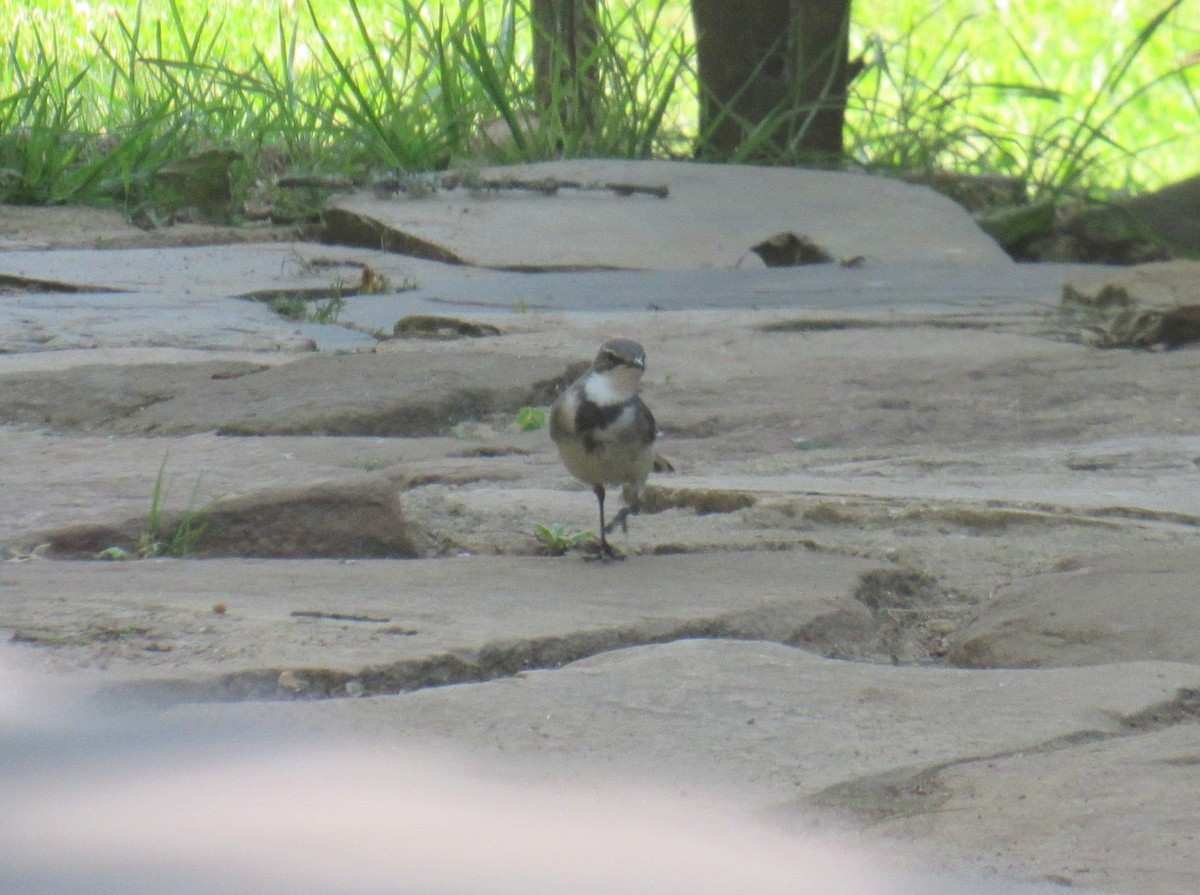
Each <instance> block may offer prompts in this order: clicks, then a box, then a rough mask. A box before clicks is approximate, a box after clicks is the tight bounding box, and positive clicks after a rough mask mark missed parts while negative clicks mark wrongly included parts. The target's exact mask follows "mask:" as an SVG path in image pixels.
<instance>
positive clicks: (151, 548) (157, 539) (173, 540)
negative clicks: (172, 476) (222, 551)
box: [103, 451, 216, 559]
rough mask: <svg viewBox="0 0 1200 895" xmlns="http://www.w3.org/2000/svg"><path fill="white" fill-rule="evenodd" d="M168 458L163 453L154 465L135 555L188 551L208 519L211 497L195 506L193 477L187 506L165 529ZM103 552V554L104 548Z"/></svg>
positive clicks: (189, 551)
mask: <svg viewBox="0 0 1200 895" xmlns="http://www.w3.org/2000/svg"><path fill="white" fill-rule="evenodd" d="M169 457H170V451H168V452H166V453H164V454H163V461H162V465H160V466H159V467H158V476H157V477H156V478H155V479H154V490H153V491H152V492H151V494H150V515H149V516H148V517H147V518H146V528H145V530H144V531H143V532H142V536H141V538H140V539H139V540H138V550H137V552H138V555H140V556H142V557H144V558H147V559H149V558H151V557H156V556H174V557H181V556H187V555H188V554H190V553H192V552H193V551H194V550H195V549H196V544H197V543H199V541H200V538H201V537H203V535H204V532H205V531H206V530H207V529H208V522H207V521H206V520H205V518H204V517H205V516H206V515H207V514H208V511H209V510H211V509H212V507H213V504H215V503H216V500H215V499H214V500H211V501H209V502H208V503H206V504H205V505H204V506H202V507H197V506H196V498H197V496H198V495H199V493H200V478H199V477H197V478H196V484H195V486H194V487H193V488H192V496H191V497H190V498H188V505H187V509H185V510H184V511H183V514H182V515H181V516H180V517H179V521H178V522H176V523H175V524H174V526H173V527H171V528H170V529H169V530H167V529H166V527H165V521H164V518H163V504H164V503H165V502H166V499H167V460H168V459H169ZM110 549H111V548H110ZM103 552H105V553H107V552H108V551H103ZM105 558H107V559H116V558H120V557H116V556H110V557H105Z"/></svg>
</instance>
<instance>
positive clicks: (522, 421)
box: [517, 407, 546, 432]
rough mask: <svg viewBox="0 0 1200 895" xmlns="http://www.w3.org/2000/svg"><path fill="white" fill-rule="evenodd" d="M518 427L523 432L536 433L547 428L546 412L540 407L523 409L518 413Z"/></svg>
mask: <svg viewBox="0 0 1200 895" xmlns="http://www.w3.org/2000/svg"><path fill="white" fill-rule="evenodd" d="M517 426H518V427H519V428H520V429H521V431H522V432H536V431H537V430H538V429H544V428H545V427H546V411H544V410H542V409H541V408H540V407H522V408H521V409H520V410H518V411H517Z"/></svg>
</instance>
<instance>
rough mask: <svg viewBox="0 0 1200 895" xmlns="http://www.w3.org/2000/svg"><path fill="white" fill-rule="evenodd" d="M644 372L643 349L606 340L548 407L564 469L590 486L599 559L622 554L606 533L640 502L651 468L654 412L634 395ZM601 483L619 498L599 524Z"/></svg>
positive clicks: (622, 522)
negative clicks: (612, 512) (618, 507)
mask: <svg viewBox="0 0 1200 895" xmlns="http://www.w3.org/2000/svg"><path fill="white" fill-rule="evenodd" d="M645 371H646V352H645V350H644V349H643V348H642V346H641V345H639V344H638V343H637V342H634V341H632V340H630V339H610V340H609V341H607V342H605V343H604V344H603V345H601V346H600V350H599V351H598V352H597V353H596V360H595V361H594V362H593V363H592V365H591V367H590V368H588V370H587V371H586V372H584V374H583V375H582V376H580V377H579V378H578V379H577V380H575V382H574V383H572V384H571V385H570V386H569V387H568V388H567V389H566V390H565V391H564V392H563V393H562V394H561V395H559V396H558V399H557V400H556V401H555V402H554V406H553V407H551V409H550V438H551V440H552V441H553V442H554V445H555V447H557V448H558V455H559V457H561V458H562V462H563V465H564V466H566V467H567V471H568V472H570V473H571V475H573V476H575V478H577V479H579V481H581V482H583V483H584V484H585V485H590V486H591V488H592V492H593V493H594V494H595V495H596V500H597V502H598V503H599V504H600V553H599V557H600V558H601V559H603V560H609V559H619V558H623V557H621V555H620V554H618V553H616V551H614V550H613V548H612V546H611V545H610V544H609V543H608V537H607V535H608V534H609V533H610V532H612V531H613V530H615V529H616V527H617V526H618V525H619V526H621V530H622V531H627V530H628V527H627V523H626V519H627V517H628V516H629V515H631V514H636V513H637V512H638V511H639V509H640V505H641V499H642V494H643V490H644V488H645V485H646V477H647V476H648V475H649V474H650V470H651V469H653V468H654V462H655V450H654V443H655V439H656V438H657V430H656V427H655V422H654V414H653V413H651V412H650V408H649V407H647V406H646V404H645V402H644V401H643V400H642V399H641V397H640V396H639V395H638V386H639V385H640V383H641V381H642V374H643V373H645ZM606 485H620V486H621V496H622V498H623V499H624V501H625V506H623V507H622V508H621V510H620V512H618V513H617V515H616V516H614V517H613V519H612V520H611V521H610V522H608V523H605V519H604V498H605V494H606V491H605V486H606Z"/></svg>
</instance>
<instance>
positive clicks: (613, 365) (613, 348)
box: [587, 339, 646, 404]
mask: <svg viewBox="0 0 1200 895" xmlns="http://www.w3.org/2000/svg"><path fill="white" fill-rule="evenodd" d="M644 372H646V351H645V349H643V348H642V346H641V345H639V344H638V343H637V342H633V341H630V340H629V339H610V340H609V341H607V342H605V343H604V344H603V345H601V346H600V351H599V352H597V354H596V360H595V362H594V363H593V364H592V369H591V371H590V372H589V374H588V386H587V389H588V397H590V398H591V399H592V400H593V401H596V403H598V404H615V403H621V402H624V401H628V400H629V399H630V398H632V397H633V396H634V395H635V394H637V388H638V384H639V383H640V382H641V381H642V374H643V373H644Z"/></svg>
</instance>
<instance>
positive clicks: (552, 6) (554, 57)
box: [533, 0, 599, 129]
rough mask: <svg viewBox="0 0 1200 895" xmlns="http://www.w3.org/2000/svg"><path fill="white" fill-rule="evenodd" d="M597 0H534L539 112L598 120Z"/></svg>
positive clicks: (573, 122)
mask: <svg viewBox="0 0 1200 895" xmlns="http://www.w3.org/2000/svg"><path fill="white" fill-rule="evenodd" d="M598 11H599V0H533V82H534V92H535V94H536V98H537V105H538V113H539V114H540V115H544V116H548V117H557V118H558V120H560V121H561V122H562V123H563V125H564V127H566V128H568V129H575V128H577V127H580V126H582V127H584V128H587V129H590V128H591V127H592V125H594V124H595V120H596V101H597V97H598V95H599V80H598V78H597V73H596V43H597V30H596V27H597V26H596V22H597V15H598Z"/></svg>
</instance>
